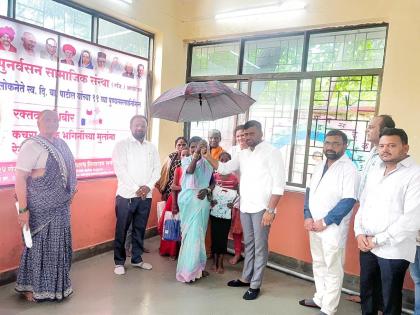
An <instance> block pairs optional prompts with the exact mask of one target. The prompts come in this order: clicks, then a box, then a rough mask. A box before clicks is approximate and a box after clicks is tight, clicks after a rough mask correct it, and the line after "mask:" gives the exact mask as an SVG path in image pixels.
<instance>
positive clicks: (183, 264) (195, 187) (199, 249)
mask: <svg viewBox="0 0 420 315" xmlns="http://www.w3.org/2000/svg"><path fill="white" fill-rule="evenodd" d="M189 148H190V153H191V156H189V157H186V158H183V159H182V161H181V163H182V170H183V177H182V182H181V187H182V189H181V192H180V193H179V195H178V206H179V209H180V211H179V213H180V219H181V234H182V242H181V249H180V252H179V257H178V265H177V268H176V279H177V280H178V281H181V282H193V281H195V280H197V279H200V278H201V277H205V276H206V275H208V273H207V271H205V270H204V269H205V267H206V262H207V256H206V247H205V236H206V230H207V224H208V220H209V213H210V201H209V200H208V195H209V194H210V193H211V189H210V188H209V184H210V180H211V178H212V173H213V168H212V167H211V165H210V164H209V163H208V162H207V160H206V159H203V158H201V155H202V154H205V152H206V150H207V143H206V142H205V141H204V140H201V139H200V138H199V137H192V138H191V139H190V141H189Z"/></svg>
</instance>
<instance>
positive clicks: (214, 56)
mask: <svg viewBox="0 0 420 315" xmlns="http://www.w3.org/2000/svg"><path fill="white" fill-rule="evenodd" d="M238 62H239V42H236V43H227V44H213V45H206V46H195V47H193V51H192V62H191V76H209V75H228V74H237V72H238Z"/></svg>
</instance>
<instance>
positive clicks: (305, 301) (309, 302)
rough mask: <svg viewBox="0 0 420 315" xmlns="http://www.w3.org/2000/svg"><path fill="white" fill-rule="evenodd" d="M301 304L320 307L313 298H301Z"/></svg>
mask: <svg viewBox="0 0 420 315" xmlns="http://www.w3.org/2000/svg"><path fill="white" fill-rule="evenodd" d="M299 304H300V305H302V306H306V307H313V308H320V307H319V306H318V305H317V304H316V303H315V302H314V300H313V299H304V300H300V301H299Z"/></svg>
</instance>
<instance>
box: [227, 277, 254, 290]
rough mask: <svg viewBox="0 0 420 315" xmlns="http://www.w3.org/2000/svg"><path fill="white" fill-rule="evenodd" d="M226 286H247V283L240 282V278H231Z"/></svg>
mask: <svg viewBox="0 0 420 315" xmlns="http://www.w3.org/2000/svg"><path fill="white" fill-rule="evenodd" d="M227 285H228V287H235V288H238V287H249V283H245V282H242V281H241V280H239V279H237V280H231V281H229V282H228V283H227Z"/></svg>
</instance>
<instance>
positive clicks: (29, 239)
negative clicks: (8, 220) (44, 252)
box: [15, 202, 32, 248]
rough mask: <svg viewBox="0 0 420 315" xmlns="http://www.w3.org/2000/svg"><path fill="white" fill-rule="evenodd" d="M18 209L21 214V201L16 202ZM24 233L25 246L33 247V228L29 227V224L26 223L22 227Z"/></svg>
mask: <svg viewBox="0 0 420 315" xmlns="http://www.w3.org/2000/svg"><path fill="white" fill-rule="evenodd" d="M15 205H16V210H17V213H18V214H19V203H18V202H16V204H15ZM22 234H23V240H24V242H25V246H26V247H27V248H31V247H32V236H31V230H30V229H29V226H28V225H27V224H25V225H24V226H23V228H22Z"/></svg>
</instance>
